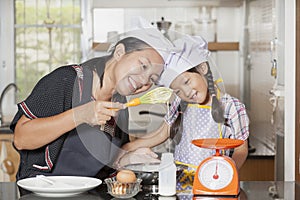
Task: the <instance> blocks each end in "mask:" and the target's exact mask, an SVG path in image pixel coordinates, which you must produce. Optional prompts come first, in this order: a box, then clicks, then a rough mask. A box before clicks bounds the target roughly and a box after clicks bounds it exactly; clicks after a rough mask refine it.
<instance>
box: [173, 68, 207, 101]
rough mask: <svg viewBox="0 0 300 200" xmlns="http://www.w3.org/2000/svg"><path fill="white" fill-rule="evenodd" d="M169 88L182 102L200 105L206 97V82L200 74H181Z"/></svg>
mask: <svg viewBox="0 0 300 200" xmlns="http://www.w3.org/2000/svg"><path fill="white" fill-rule="evenodd" d="M170 88H171V89H173V90H174V92H175V93H176V94H177V95H178V96H179V97H180V98H181V99H182V100H184V101H186V102H190V103H192V102H193V103H199V104H202V103H203V102H205V100H206V97H207V95H208V90H207V81H206V79H205V77H203V76H202V75H201V74H200V73H195V72H183V73H182V74H180V75H179V76H177V77H176V78H175V79H174V81H173V82H172V84H171V85H170Z"/></svg>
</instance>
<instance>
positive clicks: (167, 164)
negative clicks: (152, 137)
mask: <svg viewBox="0 0 300 200" xmlns="http://www.w3.org/2000/svg"><path fill="white" fill-rule="evenodd" d="M158 193H159V194H160V195H162V196H173V195H175V194H176V165H175V163H174V157H173V153H163V154H162V157H161V163H160V165H159V172H158Z"/></svg>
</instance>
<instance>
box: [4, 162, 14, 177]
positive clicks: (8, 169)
mask: <svg viewBox="0 0 300 200" xmlns="http://www.w3.org/2000/svg"><path fill="white" fill-rule="evenodd" d="M1 169H2V170H3V172H4V173H7V174H8V175H12V174H13V173H14V172H15V167H14V164H13V162H12V161H11V160H9V159H8V158H6V159H4V160H3V162H2V163H1Z"/></svg>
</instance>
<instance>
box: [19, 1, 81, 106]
mask: <svg viewBox="0 0 300 200" xmlns="http://www.w3.org/2000/svg"><path fill="white" fill-rule="evenodd" d="M80 5H81V0H15V65H16V83H17V85H18V87H19V91H18V97H17V101H18V102H19V101H21V100H23V99H25V98H26V97H27V96H28V94H29V93H30V92H31V90H32V89H33V87H34V85H35V84H36V83H37V81H38V80H39V79H40V78H41V77H42V76H44V75H45V74H47V73H49V72H51V71H53V70H54V69H55V68H57V67H59V66H62V65H63V64H72V63H79V62H80V61H81V57H82V52H81V46H80V44H81V41H80V36H81V10H80Z"/></svg>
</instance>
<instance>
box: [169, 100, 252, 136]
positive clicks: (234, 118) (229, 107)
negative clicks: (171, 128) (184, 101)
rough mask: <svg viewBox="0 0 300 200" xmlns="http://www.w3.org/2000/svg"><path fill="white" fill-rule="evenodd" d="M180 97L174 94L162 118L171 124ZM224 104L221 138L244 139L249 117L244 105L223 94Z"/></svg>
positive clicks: (246, 134) (173, 120) (176, 114)
mask: <svg viewBox="0 0 300 200" xmlns="http://www.w3.org/2000/svg"><path fill="white" fill-rule="evenodd" d="M180 101H181V99H180V98H179V97H178V96H176V97H175V99H174V101H173V102H172V103H171V105H170V106H169V110H168V112H167V114H166V115H165V118H164V120H165V121H166V123H167V124H169V125H171V124H173V123H174V122H175V120H176V118H177V117H178V114H179V112H178V106H179V104H180ZM221 103H222V105H223V106H224V117H225V119H228V120H227V124H226V125H222V136H223V138H232V139H241V140H246V139H247V138H248V137H249V118H248V115H247V113H246V108H245V105H244V104H243V103H242V102H240V100H238V99H237V98H235V97H232V96H230V95H229V94H224V95H223V96H222V98H221Z"/></svg>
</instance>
